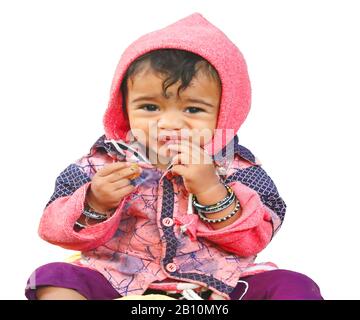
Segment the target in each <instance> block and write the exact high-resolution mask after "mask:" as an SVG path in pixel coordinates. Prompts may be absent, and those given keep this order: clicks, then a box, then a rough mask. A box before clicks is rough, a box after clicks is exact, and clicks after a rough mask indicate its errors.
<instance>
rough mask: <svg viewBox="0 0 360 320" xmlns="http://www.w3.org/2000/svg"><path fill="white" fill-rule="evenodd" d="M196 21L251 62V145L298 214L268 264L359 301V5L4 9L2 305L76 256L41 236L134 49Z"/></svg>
mask: <svg viewBox="0 0 360 320" xmlns="http://www.w3.org/2000/svg"><path fill="white" fill-rule="evenodd" d="M193 12H200V13H202V14H203V15H204V16H205V18H207V19H208V20H209V21H211V22H212V23H213V24H215V25H216V26H218V27H219V28H220V29H222V30H223V31H224V32H225V33H226V34H227V35H228V36H229V37H230V39H232V41H233V42H235V43H236V44H237V45H238V47H239V48H240V50H241V51H242V52H243V54H244V56H245V58H246V60H247V63H248V68H249V73H250V78H251V81H252V89H253V102H252V110H251V112H250V115H249V117H248V119H247V121H246V122H245V124H244V125H243V127H242V128H241V129H240V132H239V135H240V142H241V144H242V145H244V146H246V147H248V148H250V150H252V151H253V152H254V153H255V154H256V155H257V156H258V157H259V158H260V160H261V161H262V162H263V167H264V169H265V170H266V171H267V172H268V173H269V175H270V176H271V177H272V178H273V180H274V181H275V183H276V185H277V187H278V189H279V191H280V193H281V195H282V196H283V198H284V199H285V201H286V203H287V205H288V211H287V216H286V220H285V223H284V225H283V227H282V230H281V231H280V232H279V233H278V235H277V236H276V238H274V239H273V241H272V243H271V244H270V245H269V246H268V247H267V248H266V249H265V250H264V251H263V252H262V253H261V254H260V255H259V259H258V260H259V261H273V262H276V263H277V264H278V265H279V266H280V267H281V268H287V269H291V270H295V271H299V272H302V273H305V274H307V275H309V276H310V277H312V278H313V279H314V280H315V281H316V282H317V283H318V284H319V286H320V287H321V290H322V293H323V295H324V297H325V298H326V299H359V298H360V294H359V287H360V280H359V262H360V259H359V248H358V246H359V236H358V235H359V233H360V232H359V222H360V218H359V213H360V212H359V201H358V199H359V194H360V190H359V187H358V183H359V178H360V175H359V169H358V168H359V167H358V163H359V142H358V139H359V136H360V134H359V133H360V132H359V126H358V122H359V109H360V96H359V95H360V90H359V89H360V88H359V83H360V45H359V43H360V42H359V31H360V19H359V13H360V11H359V8H358V6H357V1H346V0H342V1H340V0H339V1H329V0H327V1H304V0H302V1H285V0H284V1H274V0H272V1H254V0H249V1H239V0H237V1H196V2H195V1H181V2H180V1H179V2H175V1H154V0H152V1H126V2H125V1H89V0H87V1H64V0H63V1H35V0H33V1H1V2H0V33H1V37H0V41H1V43H0V45H1V48H0V90H1V93H0V113H1V114H0V121H1V123H0V130H1V157H0V161H1V169H2V171H1V175H0V179H1V180H0V188H1V190H0V191H1V192H0V197H1V211H0V212H1V213H0V215H1V232H0V237H1V264H0V265H1V273H0V277H1V278H0V286H1V290H0V298H1V299H24V295H23V291H24V287H25V282H26V280H27V277H28V276H29V274H30V273H31V272H32V270H33V269H34V268H36V267H37V266H39V265H41V264H45V263H48V262H53V261H61V260H63V258H64V257H66V256H67V255H68V252H65V250H62V249H59V248H57V247H55V246H52V245H50V244H47V243H46V242H44V241H42V240H40V238H38V236H37V227H38V222H39V219H40V216H41V214H42V210H43V207H44V205H45V204H46V202H47V201H48V199H49V197H50V196H51V194H52V192H53V188H54V183H55V179H56V177H57V175H58V174H59V173H60V172H61V171H62V170H63V169H64V168H65V167H66V166H67V165H68V164H70V163H71V162H72V161H74V160H76V159H77V158H78V157H80V156H82V155H83V154H85V153H87V151H88V149H89V147H90V146H91V145H92V143H93V142H94V141H95V140H96V139H97V138H98V137H99V136H100V135H102V134H103V128H102V115H103V112H104V110H105V108H106V105H107V99H108V93H109V89H110V84H111V79H112V76H113V72H114V70H115V67H116V64H117V62H118V59H119V57H120V55H121V53H122V52H123V50H124V49H125V48H126V47H127V46H128V45H129V44H130V43H131V42H132V41H134V40H135V39H137V38H138V37H139V36H141V35H142V34H144V33H147V32H150V31H153V30H156V29H159V28H162V27H164V26H166V25H168V24H171V23H173V22H175V21H176V20H178V19H180V18H183V17H185V16H187V15H189V14H191V13H193Z"/></svg>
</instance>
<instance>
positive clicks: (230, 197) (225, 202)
mask: <svg viewBox="0 0 360 320" xmlns="http://www.w3.org/2000/svg"><path fill="white" fill-rule="evenodd" d="M223 185H224V187H225V188H226V190H227V192H228V193H227V195H226V197H225V198H224V199H222V200H220V201H218V202H217V203H215V204H211V205H202V204H200V203H198V202H197V199H196V197H195V196H194V195H193V197H192V203H193V206H194V207H195V208H196V210H197V211H201V212H205V213H215V212H219V211H222V210H224V209H226V208H227V207H229V206H230V205H231V204H232V202H233V201H234V198H235V194H234V191H233V190H232V189H231V188H230V187H229V186H228V185H226V184H224V183H223ZM220 208H221V209H220Z"/></svg>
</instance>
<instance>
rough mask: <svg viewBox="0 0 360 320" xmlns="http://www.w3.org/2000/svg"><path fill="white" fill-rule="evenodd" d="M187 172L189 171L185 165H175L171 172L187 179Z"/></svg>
mask: <svg viewBox="0 0 360 320" xmlns="http://www.w3.org/2000/svg"><path fill="white" fill-rule="evenodd" d="M186 170H187V168H186V167H185V166H184V165H181V164H176V165H174V166H173V167H172V168H171V170H170V171H171V172H172V173H173V174H176V175H179V176H182V177H185V176H186Z"/></svg>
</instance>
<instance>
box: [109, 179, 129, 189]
mask: <svg viewBox="0 0 360 320" xmlns="http://www.w3.org/2000/svg"><path fill="white" fill-rule="evenodd" d="M130 184H131V183H130V179H120V180H118V181H115V182H113V183H112V188H114V190H119V189H121V188H124V187H127V186H128V185H130Z"/></svg>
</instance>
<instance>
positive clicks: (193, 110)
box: [186, 107, 204, 113]
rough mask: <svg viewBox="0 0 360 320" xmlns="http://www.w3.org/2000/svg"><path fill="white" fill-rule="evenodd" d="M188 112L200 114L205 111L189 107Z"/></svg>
mask: <svg viewBox="0 0 360 320" xmlns="http://www.w3.org/2000/svg"><path fill="white" fill-rule="evenodd" d="M186 111H187V112H189V113H198V112H202V111H204V109H201V108H197V107H188V108H186Z"/></svg>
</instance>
